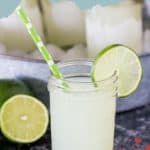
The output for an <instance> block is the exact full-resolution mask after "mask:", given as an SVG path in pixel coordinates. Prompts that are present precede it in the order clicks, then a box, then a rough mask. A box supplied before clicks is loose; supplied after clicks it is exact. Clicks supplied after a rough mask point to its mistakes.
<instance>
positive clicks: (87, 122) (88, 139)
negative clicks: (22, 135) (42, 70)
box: [48, 60, 117, 150]
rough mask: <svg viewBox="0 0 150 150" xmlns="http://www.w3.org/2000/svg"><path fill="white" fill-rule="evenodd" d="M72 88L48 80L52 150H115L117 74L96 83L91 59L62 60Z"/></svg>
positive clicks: (54, 79) (64, 74) (66, 78)
mask: <svg viewBox="0 0 150 150" xmlns="http://www.w3.org/2000/svg"><path fill="white" fill-rule="evenodd" d="M58 66H59V69H60V70H61V72H62V74H63V76H64V77H65V80H66V81H67V82H68V85H69V89H68V90H67V91H64V89H63V87H62V84H61V83H60V81H59V80H58V79H56V78H54V77H51V78H50V80H49V85H48V89H49V92H50V115H51V133H52V150H113V143H114V128H115V116H116V115H115V114H116V92H117V91H116V89H117V88H116V85H117V84H116V82H117V74H116V73H112V75H111V76H110V77H108V78H106V79H105V80H103V81H97V82H96V84H98V85H99V86H98V87H95V86H94V84H93V82H92V81H91V79H90V72H91V68H92V62H90V61H85V60H79V61H69V62H65V63H60V64H59V65H58Z"/></svg>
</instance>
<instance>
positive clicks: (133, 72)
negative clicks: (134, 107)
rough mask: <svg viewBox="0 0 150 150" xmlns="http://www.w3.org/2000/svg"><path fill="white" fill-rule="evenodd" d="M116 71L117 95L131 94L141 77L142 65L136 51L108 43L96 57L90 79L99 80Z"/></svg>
mask: <svg viewBox="0 0 150 150" xmlns="http://www.w3.org/2000/svg"><path fill="white" fill-rule="evenodd" d="M115 70H116V71H118V96H119V97H126V96H129V95H131V94H132V93H133V92H134V91H135V90H136V89H137V87H138V85H139V83H140V81H141V79H142V65H141V62H140V60H139V58H138V56H137V55H136V53H135V52H134V51H133V50H132V49H130V48H128V47H127V46H124V45H119V44H116V45H110V46H108V47H106V48H105V49H103V50H102V51H101V52H100V53H99V54H98V55H97V57H96V60H95V62H94V66H93V69H92V73H91V77H92V80H93V81H94V82H95V81H101V80H103V79H105V78H107V77H109V76H111V75H112V73H113V72H114V71H115Z"/></svg>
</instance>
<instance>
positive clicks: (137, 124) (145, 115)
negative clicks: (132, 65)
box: [0, 105, 150, 150]
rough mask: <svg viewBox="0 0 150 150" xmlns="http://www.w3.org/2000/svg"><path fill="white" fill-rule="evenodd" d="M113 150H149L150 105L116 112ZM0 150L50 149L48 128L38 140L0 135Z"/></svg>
mask: <svg viewBox="0 0 150 150" xmlns="http://www.w3.org/2000/svg"><path fill="white" fill-rule="evenodd" d="M115 133H116V135H115V141H114V142H115V148H114V150H150V105H147V106H144V107H142V108H139V109H136V110H132V111H129V112H124V113H120V114H117V119H116V132H115ZM0 150H51V145H50V129H48V131H47V133H46V134H45V136H44V137H43V138H42V139H41V140H39V141H38V142H36V143H34V144H31V145H16V144H13V143H10V142H8V141H7V140H6V139H4V138H2V137H0Z"/></svg>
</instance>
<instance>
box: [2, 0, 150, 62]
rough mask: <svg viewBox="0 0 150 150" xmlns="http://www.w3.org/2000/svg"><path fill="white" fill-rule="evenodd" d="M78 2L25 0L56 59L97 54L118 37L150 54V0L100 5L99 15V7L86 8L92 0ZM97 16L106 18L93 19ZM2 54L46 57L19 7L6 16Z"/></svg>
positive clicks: (34, 21) (139, 50)
mask: <svg viewBox="0 0 150 150" xmlns="http://www.w3.org/2000/svg"><path fill="white" fill-rule="evenodd" d="M75 2H76V3H74V2H73V1H70V0H68V1H67V0H66V1H60V0H59V1H58V0H57V2H55V3H54V2H50V1H49V0H21V5H22V6H23V7H24V8H25V10H26V12H27V14H28V16H29V17H30V19H31V21H32V23H33V25H34V26H35V27H36V29H37V31H38V33H39V34H40V36H41V38H42V40H43V41H44V43H45V44H46V46H47V48H48V50H49V51H50V52H51V53H52V55H53V57H54V59H55V60H56V61H63V60H68V59H75V58H87V57H90V58H93V57H94V56H95V55H96V53H97V52H98V51H100V49H102V48H104V47H105V46H107V45H108V44H113V43H117V42H118V43H121V44H126V45H128V46H130V47H131V48H133V49H135V51H136V52H137V53H138V54H139V55H143V54H147V53H150V1H149V0H145V1H143V0H133V1H132V0H124V1H120V2H118V3H116V4H112V5H109V6H105V7H104V6H101V7H99V8H96V9H95V11H96V13H95V14H94V13H93V12H94V11H93V10H92V9H94V8H92V9H91V8H90V7H86V5H87V6H89V4H88V1H87V3H85V2H83V1H78V0H75ZM81 2H82V3H81ZM83 4H84V6H85V7H84V9H81V8H83ZM112 12H113V13H112ZM96 17H97V18H101V19H95V20H98V21H94V22H93V20H94V18H96ZM106 18H107V19H106ZM91 22H93V23H91ZM95 32H96V33H97V34H94V33H95ZM0 54H1V55H11V56H19V57H25V58H32V59H42V57H41V55H40V53H39V52H38V50H37V49H36V46H35V44H34V43H33V41H32V39H31V37H30V36H29V35H28V33H27V31H26V28H25V27H24V25H23V24H22V22H21V21H20V19H19V18H18V16H17V14H16V12H13V13H12V14H11V15H10V16H9V17H8V18H3V19H1V20H0Z"/></svg>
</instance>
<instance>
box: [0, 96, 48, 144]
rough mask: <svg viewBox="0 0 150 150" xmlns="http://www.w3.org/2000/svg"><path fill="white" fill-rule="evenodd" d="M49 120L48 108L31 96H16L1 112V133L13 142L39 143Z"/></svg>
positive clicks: (7, 102) (5, 104)
mask: <svg viewBox="0 0 150 150" xmlns="http://www.w3.org/2000/svg"><path fill="white" fill-rule="evenodd" d="M48 120H49V117H48V111H47V109H46V107H45V106H44V105H43V104H42V103H41V102H40V101H39V100H37V99H36V98H33V97H31V96H26V95H17V96H14V97H12V98H10V99H9V100H8V101H6V103H4V105H3V106H2V107H1V110H0V127H1V131H2V133H3V134H4V135H5V136H6V137H7V138H8V139H9V140H11V141H13V142H18V143H32V142H35V141H37V140H38V139H40V138H41V137H42V136H43V135H44V134H45V132H46V130H47V127H48Z"/></svg>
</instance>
